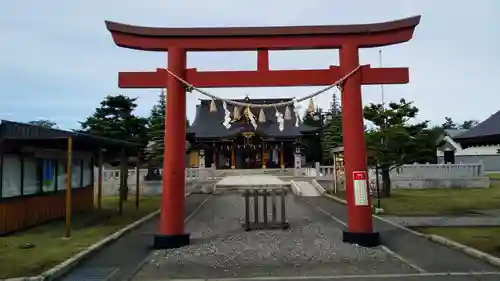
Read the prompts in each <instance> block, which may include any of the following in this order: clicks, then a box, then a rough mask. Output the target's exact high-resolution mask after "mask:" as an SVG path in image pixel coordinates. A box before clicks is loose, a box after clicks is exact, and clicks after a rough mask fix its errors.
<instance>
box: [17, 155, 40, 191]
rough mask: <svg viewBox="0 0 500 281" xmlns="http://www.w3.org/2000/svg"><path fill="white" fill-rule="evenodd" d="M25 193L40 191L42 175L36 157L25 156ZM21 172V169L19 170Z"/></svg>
mask: <svg viewBox="0 0 500 281" xmlns="http://www.w3.org/2000/svg"><path fill="white" fill-rule="evenodd" d="M22 162H23V169H24V170H23V195H32V194H35V193H38V192H40V188H41V186H42V177H41V174H40V173H39V170H38V166H37V159H36V158H34V157H25V158H23V161H22ZM18 173H20V171H18Z"/></svg>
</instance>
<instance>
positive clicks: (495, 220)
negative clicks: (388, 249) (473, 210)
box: [384, 216, 500, 227]
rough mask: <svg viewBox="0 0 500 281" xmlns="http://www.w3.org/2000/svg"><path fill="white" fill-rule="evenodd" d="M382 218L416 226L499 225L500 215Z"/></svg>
mask: <svg viewBox="0 0 500 281" xmlns="http://www.w3.org/2000/svg"><path fill="white" fill-rule="evenodd" d="M384 218H386V219H388V220H391V221H393V222H395V223H398V224H401V225H404V226H410V227H416V226H438V227H447V226H449V227H452V226H500V216H497V217H492V216H470V217H456V216H448V217H401V216H384Z"/></svg>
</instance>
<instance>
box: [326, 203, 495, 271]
mask: <svg viewBox="0 0 500 281" xmlns="http://www.w3.org/2000/svg"><path fill="white" fill-rule="evenodd" d="M324 196H325V197H327V198H330V199H332V200H334V201H337V202H339V203H341V204H347V201H346V200H344V199H342V198H339V197H337V196H334V195H331V194H325V195H324ZM372 216H373V217H375V218H376V219H379V220H381V221H383V222H386V223H388V224H390V225H392V226H394V227H397V228H399V229H402V230H405V231H407V232H410V233H411V234H414V235H417V236H420V237H424V238H426V239H428V240H430V241H432V242H435V243H438V244H441V245H444V246H447V247H450V248H453V249H455V250H458V251H460V252H462V253H465V254H467V255H469V256H472V257H474V258H476V259H479V260H482V261H485V262H487V263H489V264H492V265H494V266H497V267H500V258H498V257H495V256H492V255H490V254H487V253H485V252H483V251H480V250H478V249H474V248H472V247H469V246H466V245H463V244H461V243H458V242H455V241H453V240H450V239H447V238H444V237H442V236H439V235H436V234H423V233H420V232H417V231H415V230H413V229H410V228H408V227H405V226H403V225H400V224H397V223H395V222H393V221H391V220H388V219H386V218H383V217H380V216H377V215H372Z"/></svg>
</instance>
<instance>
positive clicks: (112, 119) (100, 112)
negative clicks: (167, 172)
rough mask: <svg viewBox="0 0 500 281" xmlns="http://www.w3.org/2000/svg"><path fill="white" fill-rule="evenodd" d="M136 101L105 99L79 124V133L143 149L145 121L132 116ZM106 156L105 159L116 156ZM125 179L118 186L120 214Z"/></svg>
mask: <svg viewBox="0 0 500 281" xmlns="http://www.w3.org/2000/svg"><path fill="white" fill-rule="evenodd" d="M136 100H137V98H129V97H127V96H124V95H117V96H107V97H105V98H104V100H103V101H102V102H101V105H100V107H98V108H96V109H95V112H94V114H92V115H91V116H89V117H87V118H86V119H85V121H83V122H80V125H81V128H82V129H81V130H79V132H83V133H87V134H92V135H96V136H101V137H106V138H111V139H116V140H123V141H128V142H133V143H137V144H141V145H143V147H145V146H146V144H147V131H146V125H147V119H146V118H142V117H138V116H136V115H134V110H135V109H136V108H137V104H136ZM114 153H116V152H114ZM106 154H113V152H112V151H109V150H108V151H106ZM106 154H105V157H109V156H113V157H114V156H116V155H106ZM113 160H116V159H113ZM120 160H124V159H120ZM125 168H126V167H125ZM127 179H128V173H124V176H123V183H125V184H124V185H123V186H120V201H119V202H120V203H119V206H120V207H119V209H120V212H121V210H122V206H123V201H126V200H127V196H128V188H127V186H126V182H127Z"/></svg>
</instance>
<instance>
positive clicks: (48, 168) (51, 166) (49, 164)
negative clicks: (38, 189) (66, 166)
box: [39, 159, 58, 192]
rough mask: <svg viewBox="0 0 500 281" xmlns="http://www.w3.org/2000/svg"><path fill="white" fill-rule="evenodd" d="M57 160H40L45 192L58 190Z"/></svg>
mask: <svg viewBox="0 0 500 281" xmlns="http://www.w3.org/2000/svg"><path fill="white" fill-rule="evenodd" d="M57 162H58V161H57V160H56V159H39V163H40V164H41V166H42V190H43V192H51V191H55V190H56V184H57V174H56V172H57V168H58V167H57Z"/></svg>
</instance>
